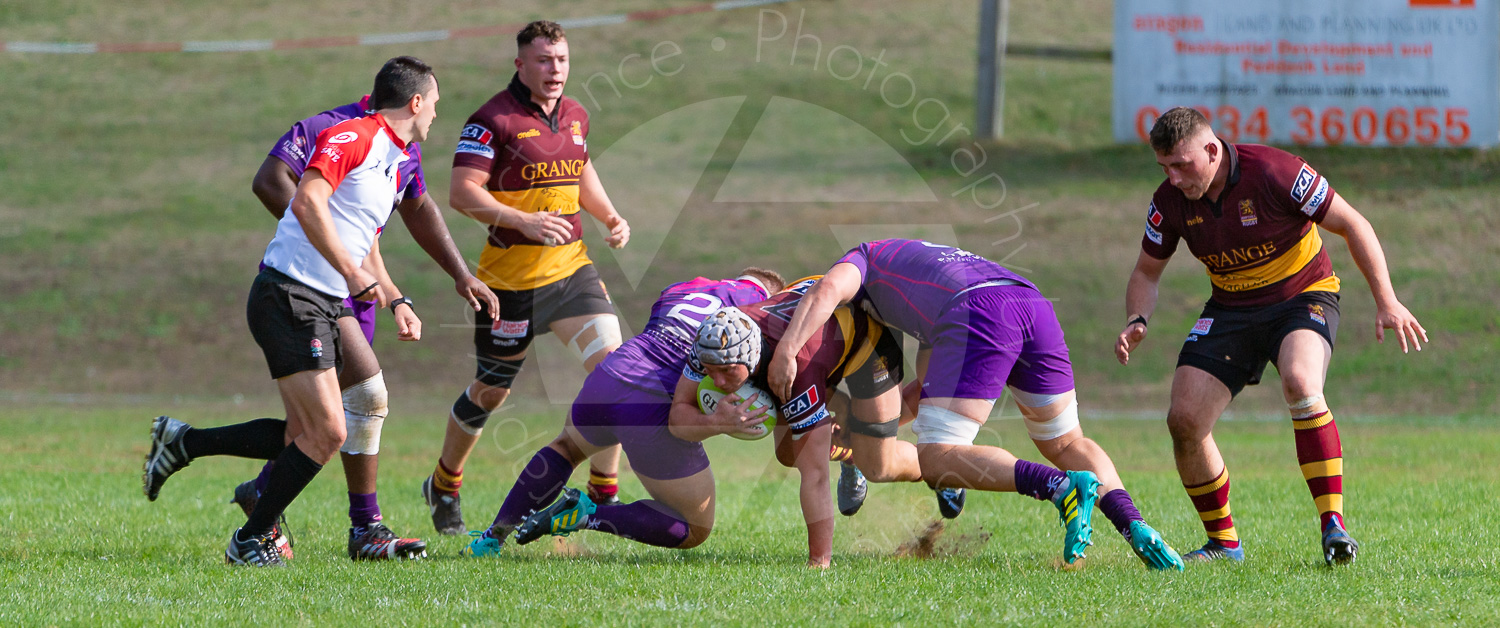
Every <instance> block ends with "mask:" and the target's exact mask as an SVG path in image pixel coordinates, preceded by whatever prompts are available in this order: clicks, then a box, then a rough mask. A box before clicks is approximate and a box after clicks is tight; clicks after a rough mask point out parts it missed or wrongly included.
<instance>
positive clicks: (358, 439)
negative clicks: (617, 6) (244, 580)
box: [147, 96, 496, 560]
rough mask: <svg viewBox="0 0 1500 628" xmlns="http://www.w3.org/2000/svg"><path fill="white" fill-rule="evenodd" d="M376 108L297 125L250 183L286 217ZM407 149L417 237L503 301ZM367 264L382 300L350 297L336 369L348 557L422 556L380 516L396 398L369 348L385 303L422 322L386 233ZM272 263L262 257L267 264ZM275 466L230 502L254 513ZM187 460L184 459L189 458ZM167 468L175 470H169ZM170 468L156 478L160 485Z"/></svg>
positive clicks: (406, 198)
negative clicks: (328, 151) (456, 237)
mask: <svg viewBox="0 0 1500 628" xmlns="http://www.w3.org/2000/svg"><path fill="white" fill-rule="evenodd" d="M370 109H371V107H370V104H369V96H366V97H364V98H362V99H360V100H359V101H358V102H355V103H351V104H348V105H344V106H342V107H338V108H336V109H331V110H328V111H325V112H322V113H320V114H318V115H316V116H313V117H311V118H307V119H305V120H301V121H299V122H297V123H296V124H294V125H293V126H292V128H291V129H290V130H289V131H287V133H286V134H284V135H283V136H282V137H281V139H280V140H278V142H277V144H276V146H275V147H274V148H273V149H272V150H271V152H270V154H269V156H268V157H267V158H266V160H265V162H264V163H263V164H262V165H261V167H260V170H259V171H258V172H257V173H256V176H255V180H254V183H253V184H252V189H253V190H254V192H255V194H256V196H257V197H258V198H259V199H260V200H261V202H262V204H264V205H265V207H266V209H267V210H268V211H270V212H271V214H272V215H273V216H275V217H276V218H277V219H278V220H280V219H281V218H282V217H283V216H284V215H285V213H286V211H287V209H288V207H289V205H290V203H291V200H292V197H293V196H294V194H295V193H296V191H297V186H298V184H299V183H300V181H301V178H302V175H303V173H304V172H305V170H306V169H307V167H308V164H309V163H310V162H311V161H312V159H313V156H314V147H315V146H316V143H317V140H318V137H319V135H320V134H322V133H323V131H325V130H327V129H328V128H330V127H332V126H334V125H336V124H338V123H340V122H343V121H345V120H352V119H356V118H362V117H365V116H367V115H369V114H371V113H372V111H370ZM406 154H407V156H408V159H407V160H405V161H402V162H400V163H399V164H398V166H397V169H398V175H397V178H396V181H395V184H396V189H397V191H398V192H397V195H396V203H395V205H394V207H395V208H396V209H398V210H399V211H400V212H401V214H402V218H403V221H404V222H405V223H406V225H407V227H408V229H409V230H410V231H411V232H412V236H413V238H414V239H415V240H417V242H418V243H419V244H420V245H421V246H422V247H423V249H424V250H426V251H427V252H428V253H429V255H431V256H432V257H433V259H434V260H435V261H437V262H438V263H439V265H440V266H442V267H443V269H444V270H445V271H447V272H448V273H449V275H450V276H452V277H453V278H454V280H455V288H456V289H457V290H458V292H459V294H460V295H462V296H464V297H465V299H466V300H467V301H469V302H470V305H471V306H473V307H475V308H476V309H479V308H480V306H481V299H482V300H483V301H484V302H485V303H487V304H488V305H489V308H490V309H491V310H492V311H493V310H494V309H495V307H496V304H495V303H494V299H493V297H492V296H490V293H489V291H488V290H484V289H483V284H482V282H479V280H478V279H476V278H474V277H473V276H472V275H471V274H470V273H469V272H468V268H467V266H466V265H465V264H464V262H463V258H462V256H461V255H460V254H459V253H458V251H457V248H456V247H455V246H454V245H453V241H452V239H451V237H449V235H448V230H447V226H446V225H445V224H444V222H443V220H442V216H441V212H440V210H439V208H438V207H437V204H436V203H434V202H433V201H432V199H431V197H430V196H428V195H427V190H426V185H425V182H424V180H423V174H422V168H421V162H420V159H421V152H420V148H419V147H418V144H417V143H415V142H412V143H410V144H408V145H407V147H406ZM377 236H378V230H377ZM361 266H362V268H363V269H364V270H365V272H367V273H369V274H370V275H371V276H372V277H374V278H375V280H376V281H377V282H378V283H379V284H380V285H382V286H383V289H382V290H381V291H380V293H381V295H382V297H383V298H382V299H377V300H375V301H359V300H354V299H352V298H346V299H344V302H343V305H344V307H345V308H346V309H345V310H344V314H345V315H344V316H340V317H339V319H338V322H337V326H338V328H339V341H338V347H337V351H338V354H339V358H340V360H341V362H342V368H340V369H339V370H338V384H339V387H340V389H341V391H342V397H343V399H342V401H343V405H344V415H345V429H346V434H347V438H346V439H345V440H344V442H343V445H342V446H341V447H340V449H339V451H340V454H341V458H342V462H343V466H344V470H345V476H346V479H347V482H348V489H349V503H350V507H349V517H350V522H351V528H350V533H349V543H348V551H349V556H350V558H352V559H356V560H358V559H387V558H406V557H415V556H421V555H423V554H424V553H425V548H426V544H425V543H424V542H423V541H421V540H418V539H402V538H399V537H397V536H396V535H395V534H394V533H393V532H391V531H390V529H389V528H387V527H386V526H385V525H384V523H382V521H381V514H380V507H379V503H378V501H377V499H376V493H375V484H376V471H377V468H378V458H377V455H378V453H379V448H380V431H381V426H382V424H383V422H384V419H385V417H386V414H387V407H388V404H387V392H386V388H385V383H384V378H383V377H382V375H381V370H380V366H379V363H378V361H377V360H376V358H375V354H374V353H373V351H372V350H371V348H370V346H371V344H372V343H373V341H374V331H375V314H376V311H377V310H378V309H379V308H380V307H381V306H383V305H386V304H389V305H390V307H391V309H392V314H393V315H394V316H395V319H396V322H397V334H398V338H400V339H401V340H403V341H415V340H419V339H420V338H421V320H420V319H419V318H417V316H416V313H415V311H414V310H413V306H412V301H411V299H408V298H405V297H403V296H402V295H401V293H400V292H399V291H398V290H396V288H395V286H394V284H393V283H392V282H391V280H390V277H389V275H388V273H387V272H386V269H385V266H384V264H383V262H382V261H381V258H380V256H379V247H378V237H377V239H375V240H373V241H372V243H371V248H370V251H369V253H368V254H367V256H366V257H365V259H364V261H363V263H362V264H361ZM265 267H266V266H265V264H264V263H262V270H263V271H264V270H265ZM402 306H404V307H402ZM351 311H352V315H350V314H351ZM281 423H283V424H284V422H281ZM198 431H200V432H205V433H207V432H211V430H198ZM205 455H207V454H205ZM273 465H274V463H272V462H268V463H267V464H266V466H265V467H264V468H263V469H262V472H261V475H260V477H259V478H257V479H256V480H252V481H247V482H245V483H243V484H241V485H240V486H238V487H237V488H236V489H235V492H234V498H233V500H232V501H233V502H234V503H236V504H238V505H239V506H240V507H241V508H242V509H244V511H245V513H246V515H247V516H248V515H249V514H250V513H251V512H253V511H254V509H255V506H256V503H257V502H258V501H259V498H260V495H261V493H262V491H264V490H265V488H266V483H267V481H268V479H269V477H270V476H271V473H272V469H273ZM180 466H186V463H185V462H184V463H183V464H181V465H180ZM180 466H179V468H180ZM174 470H175V469H174ZM166 475H170V472H168V473H167V474H166ZM166 475H162V476H160V478H159V480H157V481H156V482H154V488H155V489H156V490H157V491H159V490H160V486H161V482H163V481H165V479H166ZM149 476H150V474H149V473H148V477H149ZM152 485H153V482H151V481H150V480H148V490H147V492H148V496H150V497H153V498H154V497H155V495H154V494H153V493H154V491H152V490H151V488H153V486H152ZM283 532H284V519H283V520H281V521H280V522H279V524H278V525H277V526H276V527H275V528H274V529H273V532H272V535H273V539H274V542H275V544H276V545H278V546H279V547H280V548H281V552H282V555H283V556H284V557H286V558H290V557H291V547H290V542H289V538H288V537H287V536H285V535H284V534H283Z"/></svg>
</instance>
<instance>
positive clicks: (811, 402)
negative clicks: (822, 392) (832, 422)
mask: <svg viewBox="0 0 1500 628" xmlns="http://www.w3.org/2000/svg"><path fill="white" fill-rule="evenodd" d="M822 403H823V400H822V399H819V398H818V387H817V386H812V387H810V388H808V389H807V390H804V391H802V394H800V395H797V396H796V397H793V398H792V400H791V401H788V402H786V403H784V404H782V405H781V414H782V416H788V417H793V416H797V415H799V414H802V413H803V412H807V411H808V410H811V409H813V408H815V407H817V406H819V405H822Z"/></svg>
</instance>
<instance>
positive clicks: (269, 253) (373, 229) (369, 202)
mask: <svg viewBox="0 0 1500 628" xmlns="http://www.w3.org/2000/svg"><path fill="white" fill-rule="evenodd" d="M407 159H408V156H407V153H406V142H403V141H401V138H399V137H396V133H395V132H394V131H392V130H391V127H390V125H388V124H386V121H385V117H384V116H382V115H380V114H378V113H377V114H374V115H369V116H365V117H363V118H354V119H352V120H346V121H344V122H341V123H339V124H336V125H334V126H331V127H329V128H327V129H326V130H324V131H323V132H322V133H319V134H318V142H317V144H316V152H315V153H314V154H313V158H312V161H310V162H308V164H307V169H308V170H317V171H318V172H319V173H320V174H322V175H323V178H324V179H327V180H328V182H329V183H330V184H332V185H333V195H332V196H330V197H329V198H328V212H329V214H331V215H332V217H333V225H334V229H335V230H336V231H337V232H338V236H339V240H340V241H341V242H343V244H344V248H345V249H346V250H348V252H349V256H350V257H351V258H353V259H354V263H356V264H359V263H361V262H363V261H364V259H365V256H366V255H368V254H369V253H370V247H371V246H372V245H373V243H374V242H375V236H377V235H378V234H379V233H380V229H381V227H382V226H384V225H385V223H386V221H387V220H389V219H390V217H391V210H392V209H393V208H394V207H395V204H396V200H397V195H398V194H400V190H399V188H398V187H397V185H398V184H399V183H400V167H401V164H402V163H403V162H405V161H406V160H407ZM294 201H295V199H294ZM262 261H263V262H264V263H265V265H266V266H270V267H271V268H275V269H276V270H278V271H281V272H282V273H283V274H285V275H287V276H288V277H291V278H292V279H296V280H297V281H300V282H302V283H303V284H306V285H307V286H308V287H310V288H312V289H314V290H317V291H318V292H322V293H324V294H327V295H329V296H333V297H339V298H344V297H348V296H349V287H348V282H346V281H345V280H344V276H343V275H341V274H339V272H338V271H337V270H334V268H333V264H331V263H329V262H328V260H327V259H325V258H324V257H323V254H322V253H320V252H318V249H317V248H315V247H314V246H313V245H312V242H311V241H310V240H308V239H307V233H306V232H305V231H303V230H302V224H301V223H299V222H297V216H296V214H294V213H292V212H291V211H288V212H286V214H285V215H284V216H282V217H281V222H279V223H277V225H276V237H274V238H272V239H271V243H270V244H269V245H267V246H266V256H265V258H264V259H263V260H262Z"/></svg>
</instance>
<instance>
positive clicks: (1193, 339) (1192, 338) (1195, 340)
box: [1186, 335, 1198, 342]
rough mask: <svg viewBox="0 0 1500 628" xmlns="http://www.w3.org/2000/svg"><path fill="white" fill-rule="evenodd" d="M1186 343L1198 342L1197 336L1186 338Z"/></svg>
mask: <svg viewBox="0 0 1500 628" xmlns="http://www.w3.org/2000/svg"><path fill="white" fill-rule="evenodd" d="M1186 342H1198V336H1197V335H1192V336H1188V337H1187V340H1186Z"/></svg>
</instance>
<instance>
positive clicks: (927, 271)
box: [769, 239, 1182, 569]
mask: <svg viewBox="0 0 1500 628" xmlns="http://www.w3.org/2000/svg"><path fill="white" fill-rule="evenodd" d="M804 301H805V302H804V303H803V304H802V306H801V307H798V308H797V311H796V314H795V315H794V316H792V317H791V322H790V323H789V325H788V326H787V328H786V332H785V334H783V335H782V336H781V342H780V344H779V346H777V347H776V348H775V355H774V357H772V358H771V360H770V371H769V384H770V390H771V392H772V393H773V394H776V395H780V396H783V398H785V396H786V395H790V394H792V393H791V391H792V390H793V388H794V386H793V384H792V383H793V382H794V381H795V380H796V379H797V378H798V377H799V373H798V370H799V369H800V365H799V364H798V360H797V357H798V355H799V353H798V352H799V351H802V350H803V347H804V345H805V344H806V343H807V341H808V340H809V339H811V338H813V337H814V334H815V333H816V332H817V330H818V329H819V327H821V326H822V325H824V323H825V322H826V321H827V320H828V319H829V316H830V315H831V314H833V313H834V312H835V311H836V309H837V308H839V307H840V306H843V305H845V304H848V305H849V306H851V307H856V308H861V309H862V310H863V311H865V312H869V313H870V314H872V315H874V316H876V317H877V318H879V319H880V320H881V321H883V322H884V323H885V324H886V325H888V326H890V327H892V328H894V329H898V330H901V331H903V332H906V333H909V334H911V335H912V336H913V337H915V338H916V339H917V340H918V341H919V342H920V343H921V345H922V349H921V350H920V352H919V353H918V355H917V371H918V373H917V380H918V381H919V382H921V389H920V398H921V399H920V402H919V405H918V406H917V408H918V409H917V416H916V419H915V420H914V421H913V423H912V429H913V431H915V432H916V434H917V446H916V450H917V457H918V462H919V464H920V465H921V474H922V479H923V480H924V481H926V482H927V483H928V484H929V485H932V486H935V487H963V488H972V489H977V490H984V491H1006V492H1009V491H1014V492H1018V493H1021V494H1023V495H1028V496H1031V497H1034V498H1036V499H1041V500H1051V501H1052V502H1053V503H1055V504H1057V505H1058V507H1059V512H1060V514H1061V516H1062V520H1063V523H1064V525H1065V526H1066V527H1067V530H1068V535H1067V539H1066V540H1065V544H1064V548H1063V557H1064V559H1066V560H1067V562H1069V563H1072V562H1074V561H1075V560H1076V559H1078V558H1081V557H1082V556H1083V552H1084V549H1085V548H1086V547H1087V546H1088V545H1090V544H1092V543H1091V541H1090V538H1091V535H1092V528H1091V526H1090V519H1091V515H1092V511H1093V508H1094V503H1095V500H1096V498H1098V497H1099V492H1100V490H1101V487H1102V492H1103V496H1102V499H1100V500H1099V508H1100V510H1101V511H1103V512H1104V514H1105V516H1106V517H1108V518H1109V520H1110V522H1111V523H1113V524H1114V525H1115V528H1116V529H1117V530H1119V531H1120V534H1121V535H1123V536H1124V537H1125V539H1126V540H1127V541H1128V542H1129V543H1130V546H1131V548H1132V549H1133V550H1134V551H1135V553H1136V555H1137V556H1139V557H1140V558H1141V560H1142V561H1143V562H1145V563H1146V565H1147V567H1149V568H1152V569H1181V568H1182V562H1181V560H1180V559H1179V558H1178V556H1177V552H1175V551H1173V550H1172V548H1171V547H1170V546H1168V545H1167V543H1166V542H1165V541H1163V540H1162V538H1161V535H1160V534H1158V533H1157V532H1156V530H1154V529H1152V528H1151V526H1149V525H1147V524H1146V522H1145V520H1144V519H1143V518H1142V517H1141V514H1140V512H1139V511H1138V510H1137V509H1136V507H1135V503H1134V502H1133V501H1132V500H1131V498H1130V494H1129V493H1127V492H1126V491H1125V487H1124V484H1123V483H1122V482H1121V481H1120V478H1119V475H1118V474H1117V473H1116V471H1115V466H1114V463H1113V462H1112V461H1111V460H1110V458H1109V455H1108V454H1106V453H1104V450H1103V449H1102V448H1101V447H1099V445H1098V444H1097V443H1095V442H1094V441H1093V440H1091V439H1089V438H1088V437H1086V436H1084V435H1083V428H1082V427H1081V426H1080V425H1079V422H1078V402H1077V395H1076V393H1075V392H1074V389H1073V367H1072V362H1071V361H1070V360H1069V357H1068V346H1067V344H1066V343H1065V342H1064V341H1063V332H1062V327H1061V326H1060V325H1059V324H1058V322H1057V315H1056V313H1055V312H1053V310H1052V303H1051V302H1050V301H1048V300H1047V299H1045V298H1044V297H1042V294H1041V292H1039V291H1038V290H1037V288H1036V286H1034V285H1032V284H1031V282H1030V281H1027V280H1026V279H1025V278H1023V277H1021V276H1020V275H1017V274H1015V273H1013V272H1010V271H1009V270H1006V269H1005V268H1004V267H1002V266H1000V265H999V264H996V263H995V262H992V261H990V260H987V259H984V258H982V257H980V256H978V255H974V254H973V253H970V252H968V251H965V250H963V249H958V248H954V247H951V246H943V245H940V244H934V243H931V242H924V241H921V240H900V239H892V240H879V241H875V242H866V243H864V244H861V245H859V246H857V247H855V248H854V249H853V250H850V251H849V252H848V253H847V254H845V255H844V257H843V258H841V259H839V261H838V262H837V263H835V264H834V265H833V267H832V268H830V269H829V270H828V273H827V274H826V275H824V276H823V278H822V279H821V280H819V281H818V283H817V284H816V285H814V286H813V287H812V289H810V290H808V292H807V297H806V298H805V299H804ZM1007 387H1009V389H1010V391H1011V394H1012V396H1013V397H1014V398H1015V401H1016V405H1017V406H1018V407H1019V408H1020V410H1021V414H1022V415H1023V417H1024V418H1025V421H1026V430H1027V432H1028V433H1030V435H1031V439H1032V441H1033V442H1035V443H1036V446H1037V449H1038V450H1040V451H1041V452H1042V455H1043V456H1046V458H1047V459H1048V460H1049V461H1051V462H1052V463H1053V464H1056V465H1057V466H1058V467H1060V468H1062V469H1065V470H1067V471H1066V472H1064V471H1060V470H1058V469H1054V468H1052V467H1049V466H1046V465H1041V464H1036V463H1033V462H1028V461H1026V460H1019V459H1017V458H1016V457H1015V456H1013V455H1011V454H1010V452H1008V451H1006V450H1004V449H1001V448H999V447H989V446H979V445H975V444H974V439H975V437H976V436H977V435H978V434H979V430H980V427H982V426H983V425H984V423H985V421H986V420H987V419H988V418H989V416H990V413H991V411H992V409H993V408H994V405H995V402H996V401H997V400H998V399H999V398H1000V397H1001V396H1002V394H1003V393H1004V392H1005V390H1006V388H1007ZM858 414H859V412H858V411H856V412H855V415H856V418H857V417H858ZM878 427H879V426H877V429H868V428H869V426H866V430H865V434H867V435H883V436H884V437H885V438H894V437H895V434H896V422H895V419H892V420H890V421H889V422H888V423H887V424H885V426H884V430H881V429H878ZM882 431H883V434H882ZM858 433H859V432H856V434H858ZM854 449H855V452H856V454H858V452H859V451H860V442H859V441H858V440H856V441H855V446H854Z"/></svg>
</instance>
